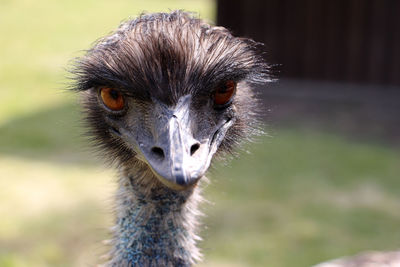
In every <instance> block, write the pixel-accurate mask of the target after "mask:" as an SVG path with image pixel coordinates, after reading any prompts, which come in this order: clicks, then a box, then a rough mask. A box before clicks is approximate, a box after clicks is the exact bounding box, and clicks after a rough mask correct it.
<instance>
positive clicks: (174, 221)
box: [109, 174, 200, 266]
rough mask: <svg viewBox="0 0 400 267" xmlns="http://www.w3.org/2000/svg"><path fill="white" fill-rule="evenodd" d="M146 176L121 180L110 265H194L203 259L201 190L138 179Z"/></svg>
mask: <svg viewBox="0 0 400 267" xmlns="http://www.w3.org/2000/svg"><path fill="white" fill-rule="evenodd" d="M135 176H136V177H135ZM139 176H140V177H139ZM143 177H144V175H143V174H142V175H138V174H136V175H132V174H126V175H124V176H123V177H121V179H120V188H119V191H118V195H117V213H116V215H117V220H116V225H115V227H114V248H113V250H112V252H111V256H112V259H111V261H110V264H109V266H191V265H192V264H193V263H195V262H196V261H198V260H199V258H200V253H199V250H198V249H197V247H196V240H198V239H199V238H198V237H197V235H196V225H197V223H196V221H197V220H196V219H197V218H196V217H197V215H198V211H197V206H198V202H199V200H200V196H199V192H198V191H199V189H198V188H194V189H191V190H190V191H184V192H179V191H173V190H170V189H168V188H166V187H164V186H162V185H160V184H156V185H155V184H152V185H150V184H143V183H141V182H139V181H142V182H143V181H146V179H143ZM153 178H154V177H153ZM147 180H149V178H147Z"/></svg>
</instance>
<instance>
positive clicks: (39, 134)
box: [0, 0, 400, 267]
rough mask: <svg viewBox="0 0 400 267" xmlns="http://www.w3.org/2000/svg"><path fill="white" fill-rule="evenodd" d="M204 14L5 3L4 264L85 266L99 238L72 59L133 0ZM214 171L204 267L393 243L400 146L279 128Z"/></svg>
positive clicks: (306, 261) (107, 221)
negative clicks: (70, 88)
mask: <svg viewBox="0 0 400 267" xmlns="http://www.w3.org/2000/svg"><path fill="white" fill-rule="evenodd" d="M167 8H171V9H177V8H183V9H187V10H194V11H198V12H200V13H201V14H202V16H203V17H206V18H209V19H211V20H213V18H214V14H215V7H214V3H213V2H212V1H211V0H208V1H207V0H203V1H200V0H190V1H189V0H181V1H161V0H159V1H145V2H143V1H122V0H119V1H94V0H93V1H49V0H48V1H29V0H25V1H22V0H21V1H11V0H0V32H1V33H2V37H1V42H0V59H1V60H0V84H1V88H0V93H1V97H0V203H1V204H0V218H1V220H0V266H6V267H21V266H30V267H31V266H33V267H39V266H93V265H94V264H95V263H96V262H98V259H99V257H100V255H102V254H103V253H104V252H105V251H106V250H107V249H106V246H105V245H102V243H101V241H102V240H104V239H106V238H107V237H108V227H110V226H111V225H112V220H113V217H112V212H111V210H112V199H113V198H112V195H113V192H114V189H115V173H114V171H112V170H107V169H104V168H103V167H102V165H101V162H100V161H98V160H96V158H94V157H93V156H92V153H91V151H90V146H89V145H88V144H87V143H86V141H85V139H84V138H82V137H81V135H82V130H81V128H80V127H79V126H80V123H79V110H78V107H77V104H76V97H75V96H73V95H71V94H70V93H69V92H65V91H63V88H65V84H66V83H67V80H66V79H65V78H64V77H65V76H66V71H65V70H64V68H65V67H67V66H68V62H69V60H71V59H72V58H73V57H75V56H78V55H80V54H81V52H80V51H81V50H83V49H85V48H88V47H89V45H90V44H91V43H92V42H93V41H94V40H95V39H97V38H98V37H99V36H101V35H103V34H106V33H108V32H109V31H111V30H112V29H114V28H115V27H116V26H117V25H118V24H119V22H120V21H121V20H122V19H124V18H126V17H128V16H130V15H133V16H134V15H136V14H138V13H140V12H141V11H142V10H148V11H156V10H167ZM246 149H247V150H249V151H251V152H252V153H251V154H246V153H243V154H242V155H241V157H240V158H238V159H234V160H233V161H231V162H230V163H229V164H228V165H226V166H225V165H222V164H218V165H217V166H216V167H215V168H213V170H212V171H211V174H210V175H209V176H210V180H211V183H210V185H208V186H207V188H206V190H205V194H206V198H207V199H209V200H210V201H211V202H212V203H213V204H206V205H204V206H203V210H204V212H205V213H206V214H207V216H206V217H205V218H204V227H203V228H204V229H203V231H202V236H203V237H204V242H202V244H201V246H202V248H203V251H204V253H205V262H204V263H203V264H201V265H200V266H273V267H280V266H310V265H312V264H315V263H317V262H319V261H322V260H326V259H329V258H332V257H338V256H342V255H347V254H354V253H356V252H359V251H361V250H371V249H379V250H384V249H385V250H386V249H396V248H399V247H400V230H399V228H398V226H399V225H400V204H399V203H400V194H399V193H400V179H399V176H400V175H399V174H400V154H399V152H398V151H397V150H395V149H392V148H390V147H382V146H379V145H377V144H373V143H360V142H356V141H352V140H349V139H346V138H343V137H340V136H337V135H334V134H327V133H323V132H318V131H311V130H304V129H298V128H282V129H279V128H278V129H275V133H274V136H273V137H263V138H261V140H259V142H258V143H257V144H252V145H249V146H248V147H246Z"/></svg>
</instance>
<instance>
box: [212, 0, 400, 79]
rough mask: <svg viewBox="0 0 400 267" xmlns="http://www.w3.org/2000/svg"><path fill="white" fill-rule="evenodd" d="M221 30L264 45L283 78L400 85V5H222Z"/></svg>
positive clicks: (313, 1) (270, 1) (317, 1)
mask: <svg viewBox="0 0 400 267" xmlns="http://www.w3.org/2000/svg"><path fill="white" fill-rule="evenodd" d="M217 9H218V11H217V12H218V13H217V14H218V24H219V25H223V26H225V27H227V28H229V29H231V30H232V31H233V32H234V34H236V35H242V36H247V37H251V38H253V39H254V40H256V41H259V42H263V43H265V51H266V52H267V54H266V58H267V60H268V61H269V62H271V63H273V64H280V65H281V66H280V67H279V68H278V69H279V70H280V71H281V73H280V74H279V75H278V76H279V77H293V78H305V79H318V80H340V81H352V82H366V83H379V84H392V85H400V0H335V1H334V0H326V1H325V0H303V1H300V0H298V1H296V0H247V1H243V0H242V1H241V0H218V6H217Z"/></svg>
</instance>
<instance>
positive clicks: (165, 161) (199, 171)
mask: <svg viewBox="0 0 400 267" xmlns="http://www.w3.org/2000/svg"><path fill="white" fill-rule="evenodd" d="M153 102H154V104H155V109H154V110H152V114H153V116H152V118H148V124H151V125H152V126H151V127H150V129H147V130H145V129H142V130H138V131H134V132H131V131H128V130H123V129H121V128H120V129H121V134H122V136H123V137H124V139H125V140H126V141H127V142H128V143H130V144H131V145H132V146H134V147H136V148H137V149H136V151H137V152H138V153H137V155H136V157H137V158H138V159H140V160H142V161H143V162H145V163H147V165H148V166H149V167H150V168H151V170H152V171H153V173H154V174H155V176H156V177H157V179H158V180H159V181H160V182H162V183H163V184H164V185H166V186H167V187H169V188H172V189H174V190H184V189H188V188H190V187H193V186H195V185H196V183H197V182H198V181H199V180H200V178H201V177H203V176H204V174H205V172H206V171H207V169H208V167H209V166H210V163H211V159H212V157H213V156H214V154H215V152H216V151H217V148H218V146H219V145H220V143H221V142H222V140H223V139H224V137H225V134H226V132H227V130H228V129H229V127H230V126H231V125H232V124H233V120H230V119H227V120H225V121H221V122H220V123H219V124H218V125H213V126H209V125H206V127H204V128H207V130H206V131H205V130H204V129H199V128H201V126H198V125H196V126H195V127H192V126H193V125H194V124H195V123H193V122H192V118H191V117H190V103H191V96H190V95H186V96H183V97H181V98H180V99H179V101H178V103H177V105H176V106H175V107H174V108H170V107H168V106H166V105H164V104H163V103H160V102H158V101H157V100H153ZM143 127H146V126H144V125H143ZM193 128H196V129H197V130H198V131H199V132H197V134H196V133H195V134H194V132H195V131H196V129H193ZM134 133H135V134H134ZM195 136H200V138H199V139H196V138H195Z"/></svg>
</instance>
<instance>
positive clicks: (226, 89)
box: [218, 84, 229, 94]
mask: <svg viewBox="0 0 400 267" xmlns="http://www.w3.org/2000/svg"><path fill="white" fill-rule="evenodd" d="M228 90H229V86H228V85H226V84H224V85H222V86H221V87H220V88H219V90H218V93H220V94H225V93H226V92H228Z"/></svg>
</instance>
